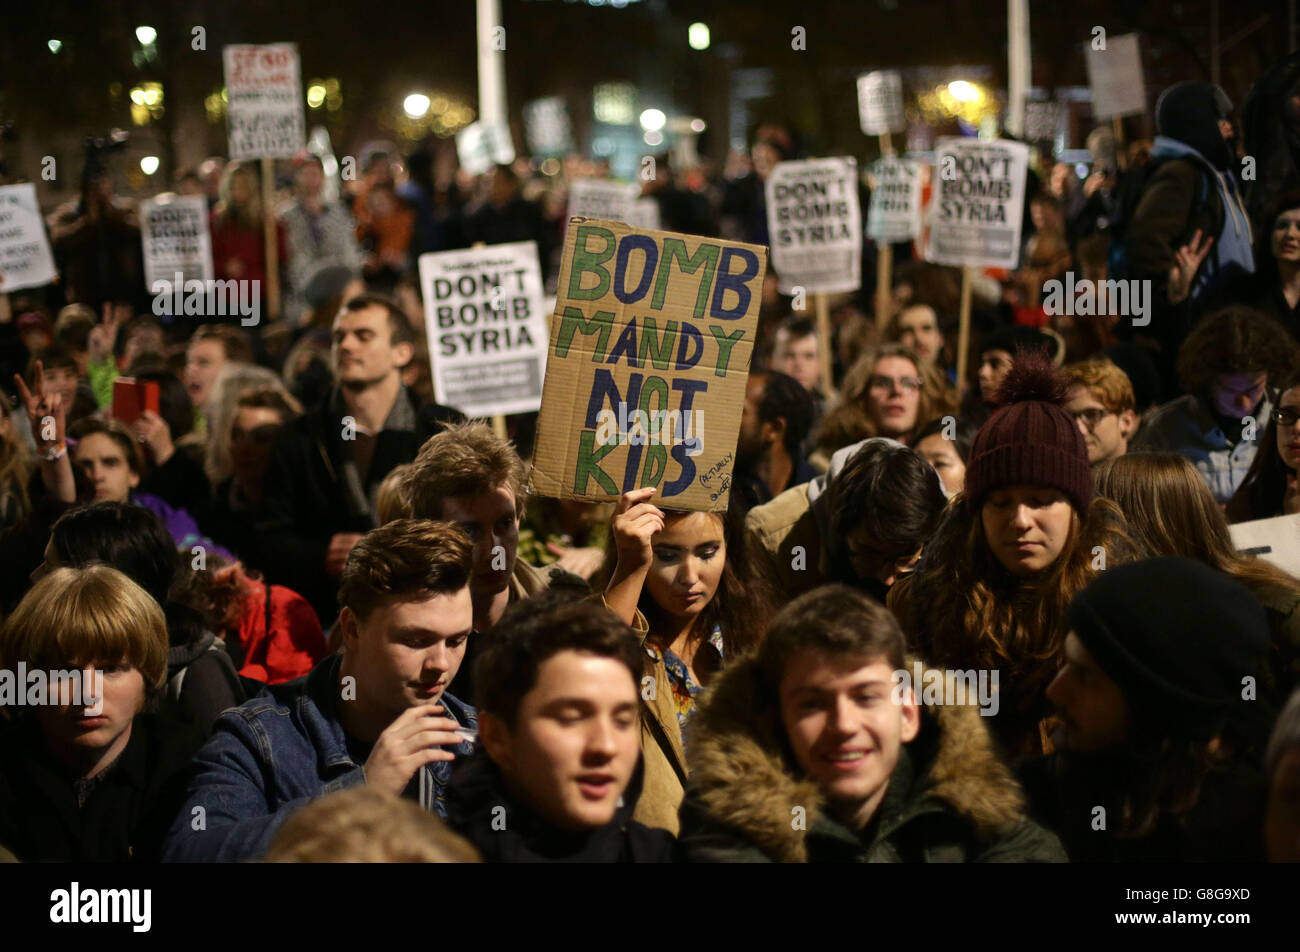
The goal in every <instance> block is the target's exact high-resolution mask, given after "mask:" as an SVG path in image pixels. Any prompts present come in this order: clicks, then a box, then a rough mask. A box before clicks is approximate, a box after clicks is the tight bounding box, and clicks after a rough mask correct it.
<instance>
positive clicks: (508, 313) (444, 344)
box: [420, 241, 546, 417]
mask: <svg viewBox="0 0 1300 952" xmlns="http://www.w3.org/2000/svg"><path fill="white" fill-rule="evenodd" d="M420 286H421V288H422V290H423V292H424V320H425V327H426V328H427V330H428V341H429V366H430V370H431V371H432V374H433V392H434V396H435V398H436V399H437V401H438V402H439V403H441V404H444V405H446V406H450V407H455V408H456V409H458V410H460V411H461V412H462V413H464V414H465V415H466V416H469V417H487V416H493V415H494V414H498V413H502V414H505V413H527V412H530V411H533V410H536V409H537V408H538V407H539V406H541V403H542V368H543V361H544V360H545V359H546V312H545V311H544V310H543V303H542V270H541V268H540V267H539V266H538V262H537V242H535V241H517V242H514V243H512V244H505V245H487V246H486V247H483V248H470V249H468V250H465V251H440V252H433V253H430V254H424V255H420Z"/></svg>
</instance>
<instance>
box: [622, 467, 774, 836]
mask: <svg viewBox="0 0 1300 952" xmlns="http://www.w3.org/2000/svg"><path fill="white" fill-rule="evenodd" d="M654 493H655V489H654V487H645V488H642V489H636V490H633V491H632V492H629V493H624V494H623V497H622V499H621V500H620V501H619V505H618V509H617V510H616V511H615V513H614V517H613V520H612V523H611V532H610V536H611V538H610V543H609V545H608V548H607V554H606V561H605V565H606V569H607V570H608V572H609V576H608V578H609V581H608V583H607V584H606V586H605V589H604V591H605V604H606V605H607V606H608V607H609V608H610V610H611V611H613V612H614V614H615V615H617V616H618V617H619V618H621V619H622V620H623V621H624V622H626V623H627V624H629V625H631V626H632V628H633V629H634V630H635V631H636V632H637V634H638V635H640V636H641V638H642V639H643V645H644V647H645V653H646V656H647V657H646V674H647V678H648V679H652V680H647V681H643V682H642V686H643V690H642V697H643V699H644V700H645V701H646V704H647V707H648V710H647V711H646V712H644V717H643V718H642V731H643V745H642V746H643V748H644V750H645V759H646V775H645V788H644V791H643V792H642V795H641V800H640V802H639V804H638V806H637V817H636V818H637V819H638V820H639V821H641V822H643V823H645V824H646V825H648V826H656V827H662V828H664V829H668V830H671V831H673V832H676V830H677V808H678V807H679V806H680V805H681V799H682V793H683V790H684V785H685V781H686V755H685V748H684V745H683V731H684V729H685V726H686V724H687V722H688V721H689V720H690V717H691V714H692V712H693V711H694V710H695V704H696V699H697V697H698V696H699V693H700V691H701V690H702V688H703V686H704V685H706V684H708V683H710V682H711V681H712V679H713V677H714V676H715V675H716V674H717V672H718V671H719V670H720V669H721V668H722V665H723V663H724V661H726V660H729V659H730V658H733V657H736V656H738V655H740V654H743V653H744V652H745V651H747V650H749V649H750V648H752V647H754V646H755V645H757V644H758V642H759V641H760V640H761V639H762V637H763V632H764V630H765V629H766V625H767V620H768V618H769V617H771V614H772V611H773V609H772V604H771V599H770V596H769V594H768V587H767V585H766V582H765V579H764V578H763V577H762V576H761V574H760V570H759V569H758V567H757V565H756V564H755V563H754V562H752V561H751V560H750V554H749V552H748V549H747V547H746V540H745V531H744V511H743V506H742V504H741V501H740V499H739V494H737V493H732V494H731V502H730V505H729V506H728V508H727V510H726V511H725V512H685V511H681V510H673V509H668V510H664V509H660V508H659V507H658V506H656V505H654V504H653V503H652V502H651V501H650V500H651V498H652V497H653V496H654ZM651 688H653V690H650V689H651Z"/></svg>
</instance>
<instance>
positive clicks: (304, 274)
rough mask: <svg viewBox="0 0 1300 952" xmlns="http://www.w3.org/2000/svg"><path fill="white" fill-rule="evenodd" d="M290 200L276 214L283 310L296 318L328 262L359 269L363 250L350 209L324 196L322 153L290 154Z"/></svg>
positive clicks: (355, 271)
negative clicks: (283, 253)
mask: <svg viewBox="0 0 1300 952" xmlns="http://www.w3.org/2000/svg"><path fill="white" fill-rule="evenodd" d="M293 190H294V201H293V202H292V203H290V204H289V206H288V207H287V208H285V210H284V211H283V212H282V213H281V215H280V222H281V224H283V225H284V234H285V244H286V245H287V246H288V251H289V260H288V261H287V262H286V263H285V264H286V268H287V271H288V278H289V281H288V288H287V289H286V290H287V292H288V294H287V300H286V302H285V308H284V312H285V314H286V315H287V316H289V317H290V318H294V319H297V318H298V317H299V316H300V315H301V314H302V312H303V311H304V310H305V309H306V308H307V306H308V305H307V302H306V300H305V297H304V292H305V291H306V289H307V286H308V285H309V284H311V282H312V279H313V278H314V277H316V276H317V275H318V274H320V273H321V272H323V271H325V270H326V269H328V268H343V269H344V270H345V271H346V272H350V273H351V274H352V276H353V277H356V276H358V275H360V273H361V251H360V249H358V248H357V240H356V236H355V234H354V233H353V229H354V226H353V223H352V215H351V214H350V213H349V212H348V210H347V208H345V207H344V206H343V205H342V204H341V203H338V202H328V201H326V200H325V168H324V165H323V164H322V163H321V159H320V156H317V155H312V154H310V153H306V152H304V153H300V154H299V155H298V156H296V157H295V158H294V160H293Z"/></svg>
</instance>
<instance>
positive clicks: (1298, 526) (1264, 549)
mask: <svg viewBox="0 0 1300 952" xmlns="http://www.w3.org/2000/svg"><path fill="white" fill-rule="evenodd" d="M1228 532H1229V533H1231V534H1232V544H1233V545H1235V546H1236V547H1237V548H1238V549H1239V550H1240V551H1242V552H1243V553H1245V554H1247V555H1254V556H1258V557H1259V558H1261V559H1263V560H1264V561H1266V562H1272V563H1273V564H1274V565H1276V566H1277V567H1278V568H1280V569H1282V570H1283V571H1286V572H1290V573H1291V574H1292V575H1300V515H1294V516H1277V517H1275V518H1273V519H1256V520H1255V521H1253V522H1239V523H1237V524H1236V525H1234V526H1228Z"/></svg>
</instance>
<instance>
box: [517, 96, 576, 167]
mask: <svg viewBox="0 0 1300 952" xmlns="http://www.w3.org/2000/svg"><path fill="white" fill-rule="evenodd" d="M524 138H525V139H527V140H528V151H529V152H531V153H532V154H533V155H534V156H537V157H540V158H545V157H549V156H559V155H568V154H569V153H570V152H572V151H573V124H572V123H571V122H570V121H569V107H568V105H566V104H565V102H564V99H563V98H562V97H560V96H547V97H546V98H545V99H534V100H533V101H532V102H530V103H528V104H527V105H525V106H524Z"/></svg>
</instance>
